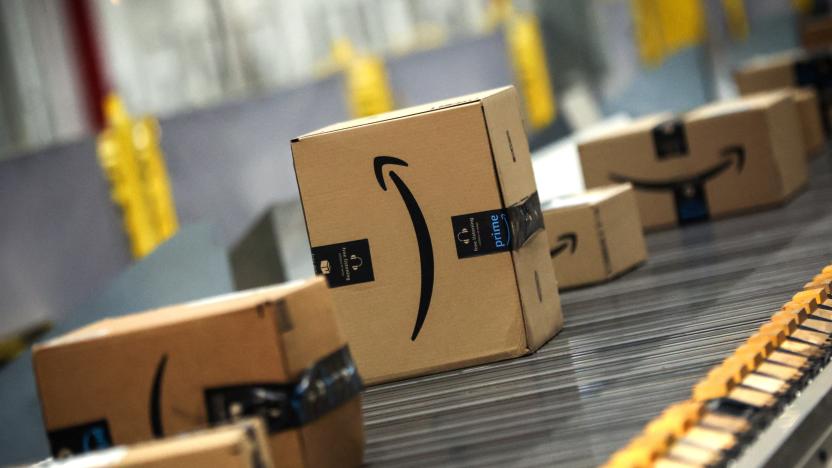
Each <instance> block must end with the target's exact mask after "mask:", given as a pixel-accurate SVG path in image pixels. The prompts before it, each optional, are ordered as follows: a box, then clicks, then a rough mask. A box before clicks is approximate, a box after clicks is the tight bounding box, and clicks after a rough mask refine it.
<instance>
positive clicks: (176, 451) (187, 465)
mask: <svg viewBox="0 0 832 468" xmlns="http://www.w3.org/2000/svg"><path fill="white" fill-rule="evenodd" d="M272 466H274V465H273V464H272V457H271V454H270V450H269V447H268V443H267V440H266V433H265V429H264V427H263V423H262V421H261V420H260V419H255V418H252V419H246V420H243V421H241V422H238V423H235V424H227V425H223V426H219V427H216V428H211V429H205V430H200V431H195V432H189V433H186V434H181V435H176V436H172V437H166V438H164V439H159V440H153V441H150V442H140V443H138V444H135V445H121V446H117V447H112V448H109V449H103V450H97V451H95V452H90V453H86V454H82V455H78V456H74V457H70V458H66V459H50V460H47V461H45V462H42V463H38V464H37V465H33V468H116V467H120V468H151V467H152V468H211V467H216V468H226V467H235V468H271V467H272Z"/></svg>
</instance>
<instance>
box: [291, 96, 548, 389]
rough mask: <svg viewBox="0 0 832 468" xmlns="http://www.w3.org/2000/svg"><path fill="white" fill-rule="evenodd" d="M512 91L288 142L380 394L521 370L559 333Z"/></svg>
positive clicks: (345, 313) (324, 254)
mask: <svg viewBox="0 0 832 468" xmlns="http://www.w3.org/2000/svg"><path fill="white" fill-rule="evenodd" d="M517 102H518V101H517V95H516V92H515V91H514V88H502V89H497V90H492V91H488V92H483V93H479V94H474V95H470V96H464V97H461V98H457V99H451V100H447V101H441V102H437V103H433V104H428V105H424V106H419V107H414V108H410V109H404V110H400V111H396V112H391V113H387V114H381V115H378V116H375V117H371V118H367V119H360V120H354V121H350V122H346V123H342V124H338V125H333V126H331V127H327V128H324V129H321V130H319V131H316V132H312V133H310V134H307V135H304V136H301V137H299V138H297V139H295V140H294V141H292V153H293V155H294V161H295V172H296V175H297V180H298V188H299V190H300V195H301V201H302V204H303V208H304V214H305V216H306V225H307V229H308V234H309V240H310V245H311V246H312V257H313V262H314V266H315V268H316V270H317V271H318V272H320V273H322V274H324V275H326V276H327V278H328V280H329V285H330V287H331V288H332V292H333V297H334V299H335V303H336V305H337V315H338V319H339V322H340V324H341V326H342V328H343V329H344V332H345V334H346V335H347V338H348V339H349V342H350V349H351V350H352V351H353V353H354V355H355V359H356V362H357V363H358V366H359V368H360V369H361V374H362V376H363V377H364V378H365V379H366V381H368V382H369V383H378V382H384V381H390V380H395V379H401V378H405V377H411V376H415V375H421V374H428V373H432V372H438V371H442V370H446V369H454V368H459V367H462V366H467V365H473V364H478V363H483V362H488V361H495V360H498V359H505V358H510V357H515V356H520V355H523V354H526V353H529V352H531V351H534V350H536V349H537V348H539V347H540V346H541V345H543V344H544V343H545V342H546V341H547V340H549V339H550V338H551V337H552V336H553V335H554V334H555V333H557V331H558V330H560V328H561V326H562V317H561V312H560V301H559V297H558V292H557V284H556V281H555V275H554V272H553V270H552V263H551V261H550V259H549V255H548V243H547V239H546V235H545V233H544V232H543V221H542V216H541V212H540V203H539V201H538V197H537V193H536V187H535V182H534V177H533V174H532V166H531V158H530V156H529V149H528V143H527V140H526V135H525V132H524V130H523V123H522V121H521V117H520V111H519V108H518V104H517Z"/></svg>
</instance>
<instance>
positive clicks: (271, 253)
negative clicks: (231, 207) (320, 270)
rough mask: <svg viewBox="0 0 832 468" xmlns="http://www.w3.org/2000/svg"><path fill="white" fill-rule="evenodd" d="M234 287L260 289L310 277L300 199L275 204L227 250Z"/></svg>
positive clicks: (310, 271) (313, 272)
mask: <svg viewBox="0 0 832 468" xmlns="http://www.w3.org/2000/svg"><path fill="white" fill-rule="evenodd" d="M228 256H229V259H230V260H231V270H232V272H233V275H234V287H235V288H236V289H237V290H239V291H241V290H244V289H251V288H259V287H262V286H268V285H271V284H278V283H282V282H284V281H291V280H296V279H303V278H308V277H310V276H313V275H314V274H315V271H314V270H313V269H312V257H311V255H310V254H309V240H308V239H307V238H306V222H305V221H304V220H303V209H302V208H301V206H300V200H291V201H284V202H281V203H275V204H274V205H272V206H270V207H269V208H268V209H266V211H265V212H264V213H263V215H262V216H260V218H258V219H257V221H255V222H254V223H253V224H252V226H251V227H249V229H248V230H247V231H246V232H245V234H243V236H241V237H240V239H238V240H237V242H236V243H235V244H234V245H233V246H232V247H231V250H230V252H229V255H228Z"/></svg>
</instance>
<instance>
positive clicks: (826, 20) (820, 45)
mask: <svg viewBox="0 0 832 468" xmlns="http://www.w3.org/2000/svg"><path fill="white" fill-rule="evenodd" d="M800 44H801V45H802V46H803V48H805V49H808V50H814V49H828V48H829V47H830V46H832V16H823V17H820V18H806V19H804V20H802V21H801V22H800Z"/></svg>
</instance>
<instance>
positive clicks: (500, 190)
mask: <svg viewBox="0 0 832 468" xmlns="http://www.w3.org/2000/svg"><path fill="white" fill-rule="evenodd" d="M485 99H487V97H486V98H484V99H482V100H480V112H482V124H483V127H484V128H485V136H486V139H487V140H488V151H489V152H490V153H491V167H492V169H493V170H494V180H495V181H496V182H497V194H498V195H499V196H500V205H501V206H500V208H501V209H505V208H506V200H505V196H504V195H503V184H502V181H501V180H500V171H499V170H498V169H497V157H496V154H495V153H494V144H493V141H492V139H491V131H490V130H489V129H488V115H487V113H486V112H485V103H484V101H485ZM537 234H538V233H535V235H537ZM509 254H510V255H511V262H510V263H511V271H512V272H513V273H514V288H515V291H517V302H518V304H519V305H520V319H521V320H522V321H523V343H521V345H520V347H523V348H525V349H527V350H528V349H530V348H531V346H529V331H528V323H527V320H526V309H525V307H524V306H523V293H522V292H521V291H520V281H519V278H518V277H517V266H516V265H515V263H514V250H510V251H509Z"/></svg>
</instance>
